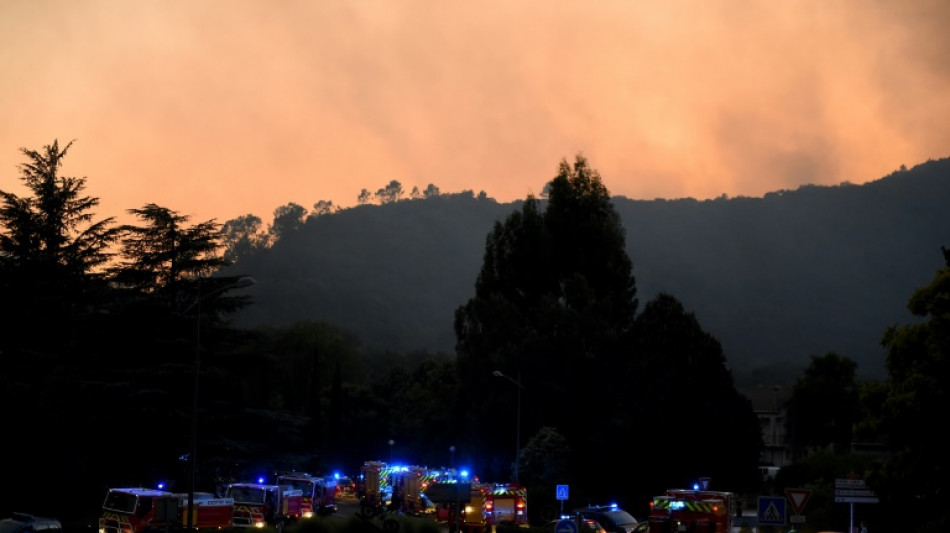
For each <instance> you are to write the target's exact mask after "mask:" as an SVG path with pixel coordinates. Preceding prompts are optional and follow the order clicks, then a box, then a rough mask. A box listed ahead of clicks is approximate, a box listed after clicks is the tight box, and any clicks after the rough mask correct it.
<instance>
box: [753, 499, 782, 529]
mask: <svg viewBox="0 0 950 533" xmlns="http://www.w3.org/2000/svg"><path fill="white" fill-rule="evenodd" d="M758 515H759V525H760V526H784V525H785V498H782V497H778V498H776V497H772V496H759V513H758Z"/></svg>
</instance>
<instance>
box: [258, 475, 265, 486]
mask: <svg viewBox="0 0 950 533" xmlns="http://www.w3.org/2000/svg"><path fill="white" fill-rule="evenodd" d="M257 483H258V484H260V485H263V484H264V476H261V477H259V478H257Z"/></svg>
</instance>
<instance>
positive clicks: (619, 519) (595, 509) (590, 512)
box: [574, 504, 639, 533]
mask: <svg viewBox="0 0 950 533" xmlns="http://www.w3.org/2000/svg"><path fill="white" fill-rule="evenodd" d="M574 512H575V513H579V514H580V515H581V516H582V517H584V518H590V519H591V520H596V521H597V522H598V523H599V524H600V525H601V526H603V527H604V529H605V530H607V533H633V530H634V528H635V527H637V524H639V522H638V521H637V519H636V518H634V517H633V515H632V514H630V513H628V512H627V511H624V510H623V509H621V508H620V507H618V506H617V505H616V504H611V505H601V506H591V507H582V508H580V509H575V510H574Z"/></svg>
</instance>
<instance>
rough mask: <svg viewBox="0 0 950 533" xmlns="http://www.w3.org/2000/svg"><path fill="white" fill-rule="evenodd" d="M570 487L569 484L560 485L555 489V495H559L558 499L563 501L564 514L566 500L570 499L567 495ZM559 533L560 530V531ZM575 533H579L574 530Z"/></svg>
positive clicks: (562, 512) (562, 510)
mask: <svg viewBox="0 0 950 533" xmlns="http://www.w3.org/2000/svg"><path fill="white" fill-rule="evenodd" d="M568 489H569V487H568V486H567V485H558V486H557V489H556V490H555V491H554V495H555V496H556V497H557V499H558V501H560V502H561V514H564V500H566V499H568V497H567V496H568V494H570V491H569V490H568ZM562 522H563V520H562ZM557 533H560V532H559V531H558V532H557ZM573 533H577V531H574V532H573Z"/></svg>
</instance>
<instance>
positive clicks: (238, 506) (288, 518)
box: [226, 483, 303, 527]
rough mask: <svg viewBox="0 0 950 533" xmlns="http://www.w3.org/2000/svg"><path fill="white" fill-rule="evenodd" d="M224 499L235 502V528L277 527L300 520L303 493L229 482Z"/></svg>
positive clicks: (296, 490)
mask: <svg viewBox="0 0 950 533" xmlns="http://www.w3.org/2000/svg"><path fill="white" fill-rule="evenodd" d="M226 496H227V497H229V498H231V499H233V500H234V526H235V527H264V526H265V525H271V526H276V525H278V524H283V523H293V522H296V521H297V520H298V519H300V518H301V517H302V511H301V508H302V507H303V491H301V490H299V489H292V488H290V487H289V486H281V485H264V484H260V483H231V484H230V485H228V488H227V492H226Z"/></svg>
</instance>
